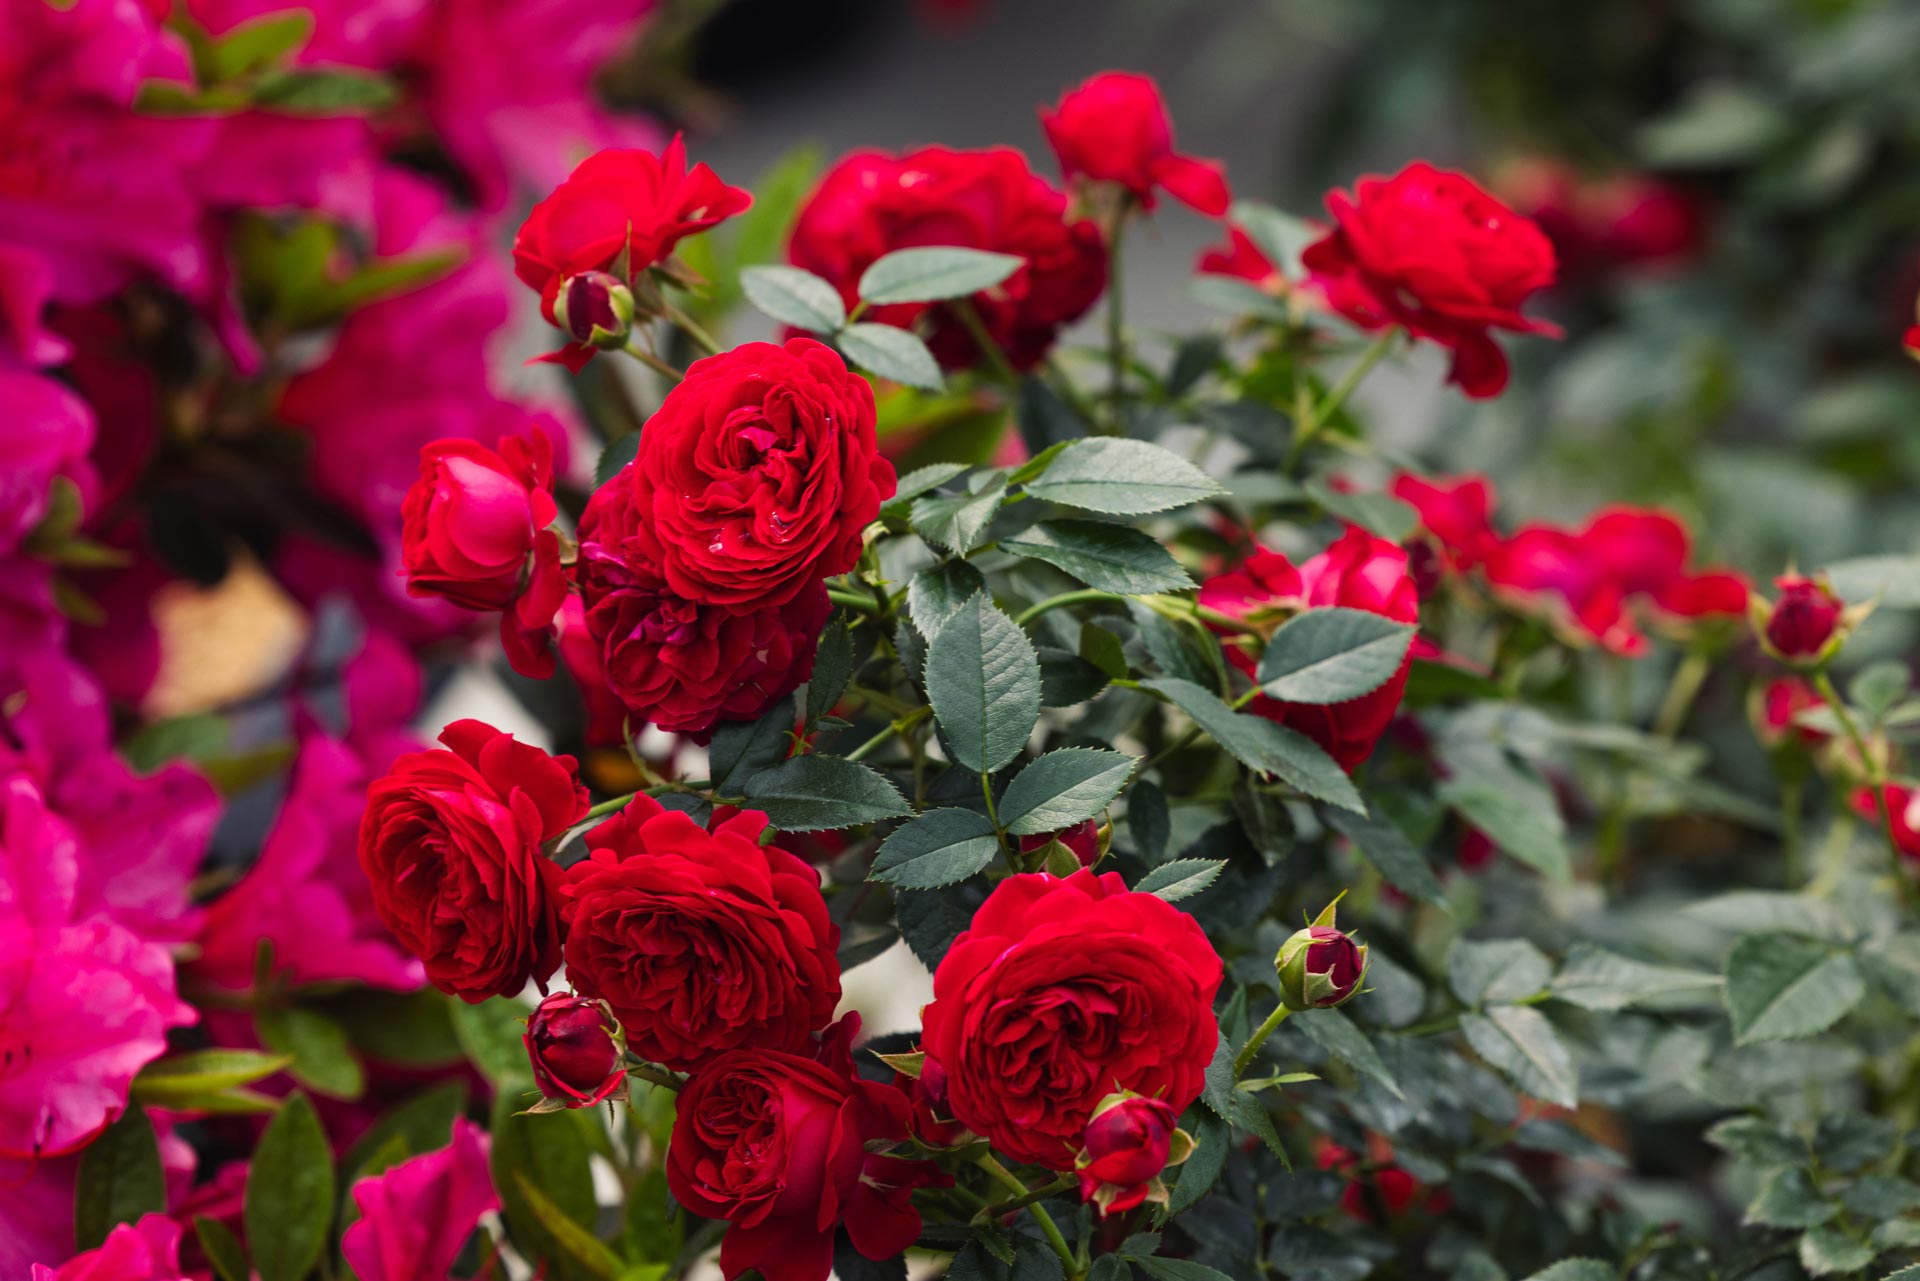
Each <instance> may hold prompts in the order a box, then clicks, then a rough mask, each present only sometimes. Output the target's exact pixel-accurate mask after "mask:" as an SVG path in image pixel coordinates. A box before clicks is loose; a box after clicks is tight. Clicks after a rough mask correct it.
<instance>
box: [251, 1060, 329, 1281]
mask: <svg viewBox="0 0 1920 1281" xmlns="http://www.w3.org/2000/svg"><path fill="white" fill-rule="evenodd" d="M333 1188H334V1182H333V1150H332V1149H331V1148H330V1147H329V1146H328V1144H327V1135H326V1132H325V1131H324V1130H322V1129H321V1128H320V1118H319V1116H317V1115H316V1114H315V1113H314V1110H313V1104H312V1103H310V1102H308V1101H307V1096H306V1095H304V1094H293V1095H290V1096H288V1098H287V1101H286V1102H285V1103H284V1104H282V1105H281V1107H280V1110H279V1111H278V1112H277V1113H275V1114H274V1118H273V1120H271V1121H269V1122H268V1123H267V1128H266V1132H265V1133H264V1134H262V1135H261V1136H260V1143H259V1146H258V1147H256V1148H255V1149H254V1152H253V1163H252V1165H251V1166H250V1167H249V1168H248V1171H247V1191H246V1201H245V1206H244V1209H243V1217H244V1218H245V1221H246V1237H247V1247H248V1249H249V1250H250V1251H251V1253H252V1262H253V1270H254V1271H255V1272H256V1273H258V1274H259V1277H260V1281H302V1278H304V1277H305V1276H306V1275H307V1273H309V1272H311V1271H312V1270H313V1267H314V1265H315V1264H316V1263H318V1262H319V1261H320V1256H321V1253H322V1252H323V1251H324V1250H325V1249H326V1246H327V1231H328V1228H329V1227H330V1226H331V1225H332V1222H333V1204H334V1202H333Z"/></svg>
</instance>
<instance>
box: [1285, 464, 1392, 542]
mask: <svg viewBox="0 0 1920 1281" xmlns="http://www.w3.org/2000/svg"><path fill="white" fill-rule="evenodd" d="M1306 491H1307V496H1308V497H1309V498H1311V499H1313V501H1314V502H1316V503H1318V504H1319V505H1320V506H1321V507H1322V508H1323V509H1324V510H1325V511H1326V512H1327V513H1328V514H1329V515H1332V516H1337V517H1339V518H1340V519H1341V520H1344V521H1346V522H1348V523H1349V524H1353V525H1358V526H1360V527H1361V528H1362V529H1364V530H1366V531H1367V532H1368V533H1370V534H1373V535H1375V536H1377V537H1380V538H1384V539H1386V540H1387V541H1388V542H1390V543H1404V542H1406V541H1407V539H1409V538H1411V537H1412V536H1413V531H1414V530H1416V529H1418V528H1420V513H1419V512H1417V511H1415V510H1414V508H1413V504H1411V503H1409V502H1406V501H1405V500H1404V499H1399V498H1395V497H1394V496H1393V495H1392V494H1353V493H1348V492H1346V491H1345V490H1340V489H1335V488H1334V487H1333V486H1331V485H1329V484H1327V483H1326V482H1325V481H1323V480H1310V481H1308V482H1307V485H1306Z"/></svg>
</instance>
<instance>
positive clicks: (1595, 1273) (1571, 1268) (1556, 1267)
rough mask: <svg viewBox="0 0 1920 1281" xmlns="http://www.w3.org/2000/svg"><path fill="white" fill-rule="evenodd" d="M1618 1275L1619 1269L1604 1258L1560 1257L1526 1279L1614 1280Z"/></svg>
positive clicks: (1531, 1280)
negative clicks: (1556, 1261)
mask: <svg viewBox="0 0 1920 1281" xmlns="http://www.w3.org/2000/svg"><path fill="white" fill-rule="evenodd" d="M1619 1275H1620V1270H1619V1269H1618V1268H1616V1267H1614V1266H1613V1265H1612V1264H1611V1263H1608V1262H1607V1261H1606V1260H1604V1259H1562V1260H1560V1262H1558V1263H1555V1264H1551V1265H1549V1266H1547V1267H1544V1268H1542V1269H1540V1270H1539V1271H1538V1272H1536V1273H1534V1274H1533V1275H1532V1276H1530V1277H1528V1278H1527V1281H1616V1278H1617V1277H1618V1276H1619Z"/></svg>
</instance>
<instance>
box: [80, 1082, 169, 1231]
mask: <svg viewBox="0 0 1920 1281" xmlns="http://www.w3.org/2000/svg"><path fill="white" fill-rule="evenodd" d="M166 1210H167V1180H166V1174H165V1172H164V1171H162V1169H161V1168H160V1145H159V1142H158V1141H157V1140H156V1139H155V1138H154V1134H153V1123H152V1122H150V1121H148V1120H147V1114H146V1112H145V1111H144V1110H142V1109H141V1107H140V1105H139V1104H137V1103H136V1104H134V1105H132V1106H131V1107H129V1108H128V1109H127V1110H126V1111H125V1112H124V1113H122V1114H121V1115H120V1117H119V1119H118V1120H116V1121H115V1122H114V1123H113V1124H112V1125H109V1126H108V1127H107V1128H106V1129H104V1130H102V1131H101V1132H100V1136H99V1137H98V1138H96V1139H94V1140H93V1142H91V1143H89V1144H88V1145H87V1146H86V1148H85V1150H83V1151H82V1152H81V1153H80V1168H79V1172H78V1173H77V1174H76V1175H75V1177H74V1197H73V1236H74V1244H75V1247H76V1248H78V1249H81V1250H92V1249H95V1248H97V1247H98V1246H99V1244H100V1243H101V1242H102V1241H105V1240H106V1239H107V1234H108V1233H109V1232H111V1231H113V1229H114V1228H115V1227H116V1226H118V1225H119V1224H122V1223H137V1222H138V1221H139V1219H140V1216H141V1215H143V1214H165V1213H166Z"/></svg>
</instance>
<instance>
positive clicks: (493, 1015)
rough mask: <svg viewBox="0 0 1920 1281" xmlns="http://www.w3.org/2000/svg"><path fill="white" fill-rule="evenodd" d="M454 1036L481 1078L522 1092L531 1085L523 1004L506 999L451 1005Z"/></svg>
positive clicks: (527, 1010) (525, 1016) (525, 1012)
mask: <svg viewBox="0 0 1920 1281" xmlns="http://www.w3.org/2000/svg"><path fill="white" fill-rule="evenodd" d="M452 1011H453V1034H454V1035H455V1036H456V1037H458V1038H459V1039H460V1048H461V1049H463V1050H465V1051H466V1053H467V1058H468V1059H469V1060H471V1061H472V1063H473V1065H474V1067H476V1068H478V1069H479V1070H480V1075H482V1076H484V1077H486V1078H487V1080H489V1081H491V1082H492V1083H493V1084H494V1086H495V1087H497V1088H499V1089H502V1090H513V1089H525V1088H527V1087H528V1086H530V1085H532V1083H533V1067H532V1065H531V1064H529V1063H528V1062H527V1047H526V1043H525V1041H524V1040H523V1039H522V1038H523V1037H525V1035H526V1030H527V1029H526V1019H527V1015H529V1014H531V1013H532V1011H531V1010H529V1009H528V1008H527V1007H526V1006H525V1005H522V1004H521V1003H520V1002H518V1001H516V1000H513V999H511V998H509V997H505V996H496V997H494V998H493V999H492V1000H489V1001H482V1002H481V1003H480V1004H478V1005H469V1004H468V1003H467V1002H465V1001H460V1002H457V1003H455V1004H454V1006H453V1007H452Z"/></svg>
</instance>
